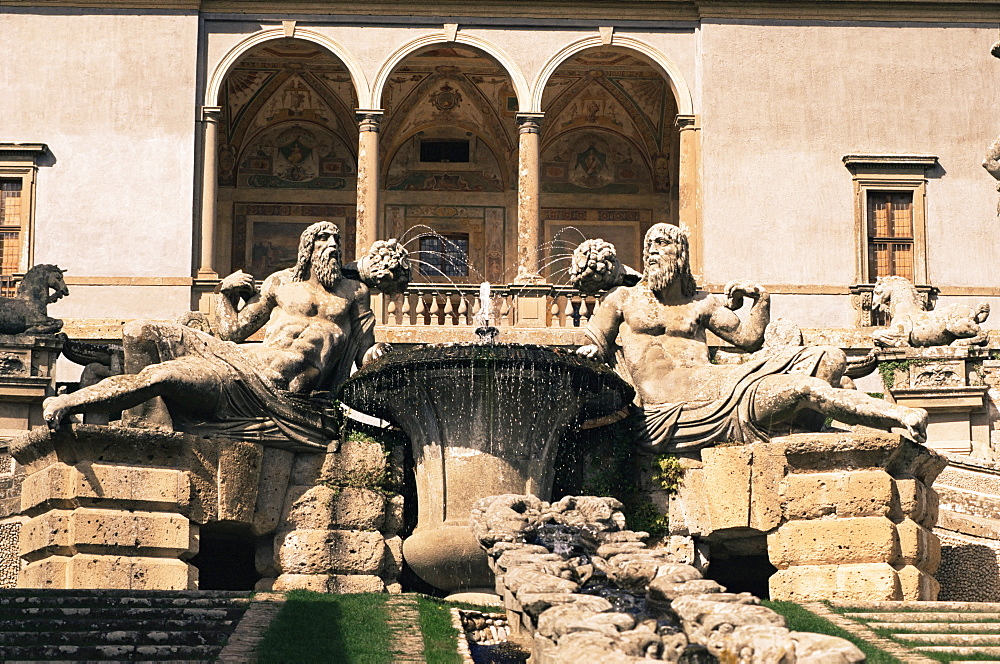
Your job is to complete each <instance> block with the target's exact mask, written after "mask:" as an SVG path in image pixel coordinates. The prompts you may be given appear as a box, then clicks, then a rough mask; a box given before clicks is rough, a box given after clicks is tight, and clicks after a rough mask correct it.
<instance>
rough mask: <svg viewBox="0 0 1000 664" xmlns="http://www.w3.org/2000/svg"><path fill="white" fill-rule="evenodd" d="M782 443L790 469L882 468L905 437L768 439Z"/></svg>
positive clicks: (867, 435)
mask: <svg viewBox="0 0 1000 664" xmlns="http://www.w3.org/2000/svg"><path fill="white" fill-rule="evenodd" d="M771 443H772V444H778V445H783V446H784V454H785V458H786V459H787V460H788V466H789V469H790V470H791V472H793V473H795V472H824V471H829V472H838V471H848V470H850V471H855V470H861V469H865V468H885V467H886V465H887V464H888V463H889V461H890V460H891V459H892V458H893V457H894V456H895V455H897V454H898V452H897V450H899V448H900V446H901V445H904V444H905V443H906V441H904V440H902V438H901V437H900V436H899V435H898V434H891V433H881V432H872V433H867V432H866V433H863V434H861V433H796V434H792V435H789V436H782V437H780V438H775V439H773V440H772V441H771Z"/></svg>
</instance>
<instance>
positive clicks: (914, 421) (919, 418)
mask: <svg viewBox="0 0 1000 664" xmlns="http://www.w3.org/2000/svg"><path fill="white" fill-rule="evenodd" d="M904 410H905V411H906V412H904V413H903V416H902V417H901V418H899V423H900V424H901V425H902V427H903V429H904V434H905V435H906V436H907V437H908V438H910V439H911V440H913V441H914V442H916V443H926V442H927V411H926V410H924V409H923V408H904Z"/></svg>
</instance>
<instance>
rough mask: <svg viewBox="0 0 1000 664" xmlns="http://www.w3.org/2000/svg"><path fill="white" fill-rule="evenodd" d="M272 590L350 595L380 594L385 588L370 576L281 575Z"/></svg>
mask: <svg viewBox="0 0 1000 664" xmlns="http://www.w3.org/2000/svg"><path fill="white" fill-rule="evenodd" d="M272 589H273V590H275V591H278V592H286V591H289V590H313V591H315V592H320V593H337V594H339V595H350V594H357V593H380V592H384V591H385V589H386V588H385V583H384V582H383V581H382V579H380V578H379V577H377V576H372V575H370V574H282V575H281V576H279V577H278V578H277V579H275V580H274V584H273V585H272Z"/></svg>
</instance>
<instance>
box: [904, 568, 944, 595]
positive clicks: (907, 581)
mask: <svg viewBox="0 0 1000 664" xmlns="http://www.w3.org/2000/svg"><path fill="white" fill-rule="evenodd" d="M899 585H900V587H901V589H902V592H903V599H904V600H908V601H917V602H933V601H935V600H937V598H938V592H939V591H940V590H941V584H940V583H938V581H937V579H935V578H934V577H933V576H932V575H931V574H928V573H927V572H925V571H923V570H921V569H918V568H917V567H914V566H913V565H907V566H906V567H904V568H903V569H901V570H899Z"/></svg>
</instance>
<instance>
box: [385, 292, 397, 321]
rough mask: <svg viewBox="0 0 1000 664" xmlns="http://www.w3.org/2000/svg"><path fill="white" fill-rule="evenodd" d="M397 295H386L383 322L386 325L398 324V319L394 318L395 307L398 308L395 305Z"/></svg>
mask: <svg viewBox="0 0 1000 664" xmlns="http://www.w3.org/2000/svg"><path fill="white" fill-rule="evenodd" d="M397 297H399V296H398V295H393V296H391V297H387V298H386V303H385V324H386V325H397V324H398V321H397V320H396V309H397V308H398V307H397V306H396V298H397Z"/></svg>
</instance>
